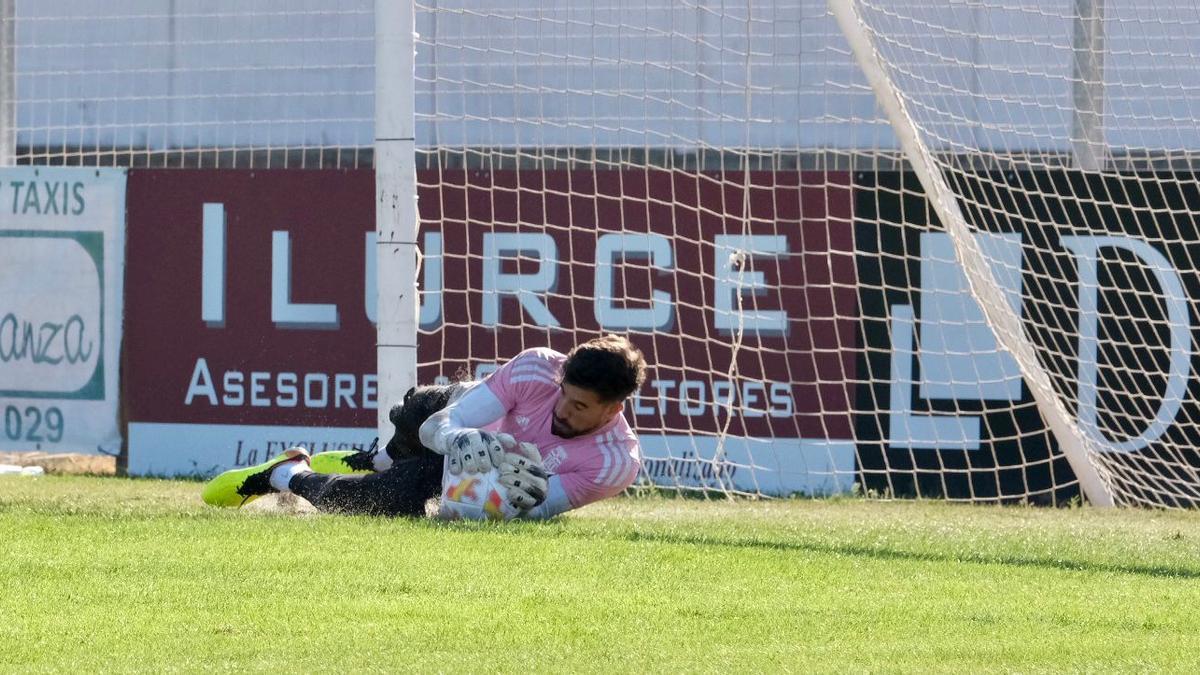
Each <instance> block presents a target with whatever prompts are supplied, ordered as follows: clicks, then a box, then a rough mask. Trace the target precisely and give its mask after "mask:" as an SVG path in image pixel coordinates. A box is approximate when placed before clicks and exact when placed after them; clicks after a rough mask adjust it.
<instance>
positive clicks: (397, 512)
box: [288, 451, 445, 516]
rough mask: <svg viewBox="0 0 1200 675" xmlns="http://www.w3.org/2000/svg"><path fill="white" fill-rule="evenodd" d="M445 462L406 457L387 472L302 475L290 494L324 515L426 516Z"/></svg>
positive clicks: (427, 455)
mask: <svg viewBox="0 0 1200 675" xmlns="http://www.w3.org/2000/svg"><path fill="white" fill-rule="evenodd" d="M444 461H445V458H444V457H442V456H441V455H437V454H434V453H432V452H428V451H426V452H423V453H421V454H419V455H415V456H412V457H406V458H404V459H401V460H400V461H397V462H395V463H394V464H393V465H392V467H391V468H390V469H388V470H387V471H381V472H376V473H368V474H358V475H339V474H321V473H316V472H313V471H307V472H300V473H297V474H296V475H295V476H293V477H292V478H291V479H290V481H289V483H288V489H289V491H290V492H292V493H294V494H297V495H299V496H301V497H303V498H305V499H306V500H308V501H309V502H310V503H311V504H312V505H313V506H315V507H317V509H318V510H321V511H330V512H337V513H359V514H367V515H378V516H423V515H425V502H426V501H427V500H428V499H429V498H430V497H435V496H437V495H438V494H439V493H440V492H441V486H442V464H443V462H444Z"/></svg>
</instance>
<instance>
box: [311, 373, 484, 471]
mask: <svg viewBox="0 0 1200 675" xmlns="http://www.w3.org/2000/svg"><path fill="white" fill-rule="evenodd" d="M463 387H464V385H462V384H460V383H455V384H449V385H443V386H436V385H435V386H427V387H413V388H412V389H409V390H408V393H406V394H405V395H404V400H403V402H401V403H397V404H396V405H394V406H392V409H391V411H390V412H389V413H388V418H389V419H390V420H391V421H392V426H393V428H394V433H393V434H392V439H391V440H390V441H388V444H387V445H386V446H384V448H383V451H382V452H380V448H379V445H378V442H375V443H372V444H371V447H369V448H367V449H366V450H341V451H339V450H335V451H330V452H322V453H319V454H317V455H315V456H313V458H312V469H313V471H315V472H317V473H337V474H358V473H371V472H374V471H386V470H388V469H389V468H391V466H392V464H393V463H395V462H399V461H402V460H404V459H406V458H408V457H413V456H416V455H420V454H425V453H426V452H428V450H426V448H425V447H424V446H422V445H421V440H420V438H419V435H418V432H419V431H420V429H421V425H422V424H424V423H425V420H427V419H429V416H430V415H432V414H433V413H435V412H437V411H439V410H441V409H442V408H445V407H446V405H447V404H448V403H449V402H450V400H451V399H452V398H453V397H454V396H456V395H457V394H458V393H459V392H460V391H461V390H462V389H463Z"/></svg>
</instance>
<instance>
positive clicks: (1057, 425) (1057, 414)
mask: <svg viewBox="0 0 1200 675" xmlns="http://www.w3.org/2000/svg"><path fill="white" fill-rule="evenodd" d="M828 2H829V9H830V11H831V12H832V13H833V15H834V17H835V18H836V19H837V22H838V26H839V27H840V28H841V30H842V33H843V34H844V35H845V36H846V40H847V41H848V42H849V43H850V48H851V50H852V51H853V53H854V57H855V60H856V61H857V62H858V65H859V67H860V68H861V69H862V71H863V74H865V75H866V77H867V81H868V82H869V83H870V84H871V89H872V90H873V91H874V92H875V99H876V101H877V102H878V104H879V106H880V108H882V109H883V111H884V113H885V114H886V115H887V118H888V121H889V122H890V123H891V127H892V130H893V131H894V132H895V134H896V137H897V139H898V140H899V142H900V147H901V149H902V150H903V151H904V155H905V157H906V158H907V159H908V161H909V163H910V164H911V165H912V168H913V171H914V172H915V173H916V174H917V177H918V179H920V181H921V186H922V187H923V188H924V189H925V193H926V195H927V197H928V199H929V202H930V205H931V206H932V207H933V209H934V211H935V212H936V213H937V215H938V218H939V219H941V221H942V223H943V224H944V225H945V227H946V233H947V234H948V235H949V236H950V240H951V241H952V242H953V244H954V250H955V253H956V254H957V256H958V261H959V264H960V265H961V266H962V268H963V272H964V274H965V276H966V278H967V283H968V286H969V287H970V289H971V293H972V295H973V296H974V298H975V299H976V300H977V301H978V303H979V306H980V309H982V310H983V313H984V316H985V317H986V318H987V322H988V324H989V325H990V326H991V327H992V329H993V331H994V333H995V335H996V342H997V344H999V345H1000V346H1001V347H1002V348H1003V349H1005V350H1007V351H1008V352H1010V353H1012V354H1013V356H1014V357H1015V358H1016V360H1017V363H1018V364H1019V365H1020V367H1021V374H1022V375H1023V376H1024V377H1025V383H1026V384H1027V385H1028V386H1029V390H1030V393H1032V394H1033V398H1034V400H1035V401H1036V403H1037V406H1038V409H1039V410H1040V411H1041V413H1042V417H1043V418H1044V419H1045V420H1046V424H1047V425H1048V426H1049V427H1050V430H1051V432H1052V433H1053V434H1054V437H1055V440H1057V441H1058V446H1059V448H1060V450H1061V451H1062V453H1063V455H1065V456H1066V458H1067V461H1068V462H1069V463H1070V465H1071V469H1072V470H1073V471H1074V472H1075V476H1076V477H1077V478H1078V479H1079V486H1080V490H1081V491H1082V492H1083V495H1084V497H1086V498H1087V500H1088V502H1090V503H1091V504H1092V505H1094V506H1100V507H1110V506H1112V505H1113V498H1112V494H1111V493H1110V492H1109V490H1108V487H1107V486H1106V485H1105V483H1104V481H1103V480H1102V479H1101V477H1100V474H1099V472H1098V470H1097V469H1096V466H1095V465H1094V464H1093V463H1092V462H1091V461H1090V460H1089V459H1088V457H1087V449H1086V447H1085V446H1084V441H1083V434H1082V433H1081V432H1080V431H1079V429H1078V427H1077V426H1076V425H1075V423H1074V421H1073V420H1072V418H1071V417H1070V415H1069V414H1068V413H1067V411H1066V410H1065V408H1064V407H1063V405H1062V403H1061V402H1060V401H1059V400H1058V396H1057V394H1056V393H1055V392H1054V388H1053V386H1052V384H1051V383H1050V376H1049V375H1048V374H1047V373H1046V371H1045V369H1044V368H1042V367H1041V365H1040V362H1039V361H1038V360H1037V354H1036V353H1034V349H1033V345H1032V344H1031V343H1030V342H1029V340H1028V339H1027V338H1026V337H1025V333H1024V328H1023V327H1022V325H1021V318H1020V317H1019V316H1017V314H1016V312H1014V311H1013V310H1012V307H1011V306H1010V305H1009V304H1008V301H1007V299H1006V298H1005V297H1004V294H1003V292H1002V291H1001V290H1000V286H999V284H997V283H996V280H995V279H994V278H993V277H992V273H991V270H990V268H989V267H988V266H987V261H986V260H985V259H984V257H983V253H982V252H981V251H980V250H979V247H978V244H977V242H976V241H975V238H974V235H973V234H972V232H971V228H970V226H969V225H968V224H967V221H966V218H965V217H964V216H963V214H962V211H961V209H960V208H959V205H958V200H957V199H956V197H955V196H954V193H953V191H952V190H951V189H950V186H949V185H947V184H946V180H945V177H944V176H943V175H942V173H941V170H939V169H937V168H936V167H935V165H934V161H933V157H932V156H931V155H930V154H929V153H928V151H927V149H926V147H925V145H924V144H923V143H921V140H920V138H919V136H918V135H917V128H916V125H915V124H914V122H913V121H912V119H911V118H910V117H909V115H908V112H907V110H906V109H905V106H904V101H903V100H902V99H901V98H900V94H899V93H898V92H897V91H896V90H895V88H894V87H893V85H892V83H891V81H890V80H889V79H888V76H887V73H886V71H885V70H884V67H883V63H882V61H881V60H880V57H879V54H878V53H877V52H876V51H875V47H874V45H873V44H872V43H871V38H870V36H869V35H867V30H866V25H865V24H864V23H863V21H862V19H861V17H859V15H858V11H857V8H856V7H855V5H854V2H853V0H828Z"/></svg>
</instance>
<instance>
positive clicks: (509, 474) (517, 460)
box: [498, 443, 550, 511]
mask: <svg viewBox="0 0 1200 675" xmlns="http://www.w3.org/2000/svg"><path fill="white" fill-rule="evenodd" d="M548 478H549V475H548V474H547V473H546V467H545V466H543V465H542V453H540V452H538V449H537V446H536V445H534V444H533V443H521V444H520V445H518V446H517V447H515V448H511V449H509V450H508V451H506V452H505V453H504V458H503V459H502V460H501V462H500V478H499V479H498V480H499V483H500V484H501V485H503V486H504V488H505V493H506V495H507V498H508V503H509V504H510V505H512V507H513V508H515V509H517V510H519V511H528V510H529V509H532V508H534V507H536V506H537V505H539V504H541V503H542V502H544V501H546V491H547V490H548V489H549V487H550V483H549V480H548Z"/></svg>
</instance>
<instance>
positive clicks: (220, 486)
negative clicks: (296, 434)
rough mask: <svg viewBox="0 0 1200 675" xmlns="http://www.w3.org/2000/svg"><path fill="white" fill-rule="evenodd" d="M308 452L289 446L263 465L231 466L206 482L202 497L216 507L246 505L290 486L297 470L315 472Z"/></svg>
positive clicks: (299, 471)
mask: <svg viewBox="0 0 1200 675" xmlns="http://www.w3.org/2000/svg"><path fill="white" fill-rule="evenodd" d="M308 461H309V459H308V451H306V450H305V449H304V448H300V447H296V448H288V449H287V450H285V451H283V452H281V453H280V454H278V455H276V456H274V457H272V458H271V459H268V460H267V461H266V462H263V463H262V464H258V465H256V466H248V467H245V468H242V469H230V470H229V471H226V472H224V473H222V474H221V475H219V476H217V477H216V478H213V479H212V480H210V481H208V482H207V483H205V485H204V489H203V490H202V491H201V493H200V496H201V498H203V499H204V503H206V504H211V505H213V506H245V505H246V504H249V503H250V502H252V501H254V500H255V499H258V498H259V497H261V496H263V495H266V494H270V493H272V492H277V491H279V490H280V489H281V488H286V487H287V481H288V480H290V479H291V476H293V475H295V474H297V473H311V470H310V469H309V468H308Z"/></svg>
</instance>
